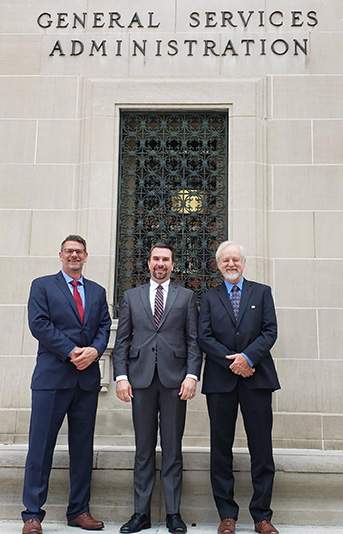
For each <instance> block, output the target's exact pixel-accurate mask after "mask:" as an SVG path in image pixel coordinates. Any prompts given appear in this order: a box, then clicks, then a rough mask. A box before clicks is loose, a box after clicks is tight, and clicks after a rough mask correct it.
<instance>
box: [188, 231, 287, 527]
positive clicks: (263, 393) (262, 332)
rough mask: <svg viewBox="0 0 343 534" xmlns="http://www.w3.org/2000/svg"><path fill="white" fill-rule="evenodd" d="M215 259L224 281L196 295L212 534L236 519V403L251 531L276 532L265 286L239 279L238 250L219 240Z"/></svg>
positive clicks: (271, 326) (271, 317) (273, 378)
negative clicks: (246, 459)
mask: <svg viewBox="0 0 343 534" xmlns="http://www.w3.org/2000/svg"><path fill="white" fill-rule="evenodd" d="M216 260H217V264H218V268H219V270H220V271H221V273H222V275H223V277H224V282H223V284H221V285H219V286H218V287H215V288H214V289H212V290H210V291H208V292H207V293H205V294H204V295H203V297H202V301H201V307H200V316H199V339H198V342H199V345H200V348H201V349H202V350H203V351H204V352H205V353H206V363H205V369H204V377H203V389H202V392H203V393H205V394H206V399H207V406H208V412H209V416H210V426H211V483H212V490H213V495H214V499H215V503H216V506H217V509H218V512H219V516H220V519H221V523H220V525H219V528H218V534H233V533H234V532H235V525H236V521H237V518H238V504H237V503H236V502H235V500H234V477H233V473H232V446H233V441H234V436H235V425H236V419H237V412H238V406H240V409H241V412H242V415H243V420H244V427H245V431H246V434H247V439H248V447H249V452H250V457H251V478H252V484H253V490H254V491H253V496H252V499H251V501H250V506H249V509H250V513H251V515H252V517H253V520H254V523H255V531H256V532H260V533H262V534H278V531H277V529H276V528H275V527H274V526H273V525H272V524H271V522H270V520H271V517H272V510H271V508H270V503H271V497H272V487H273V479H274V471H275V469H274V461H273V451H272V437H271V432H272V392H273V391H274V390H276V389H279V388H280V384H279V381H278V377H277V374H276V370H275V366H274V363H273V360H272V357H271V354H270V349H271V347H272V346H273V345H274V343H275V341H276V337H277V324H276V315H275V308H274V302H273V297H272V293H271V289H270V287H269V286H266V285H263V284H258V283H256V282H250V281H248V280H246V279H245V278H244V277H243V271H244V267H245V262H246V260H245V257H244V250H243V247H241V246H240V245H238V244H237V243H232V242H229V241H224V242H223V243H222V244H221V245H220V246H219V247H218V250H217V254H216Z"/></svg>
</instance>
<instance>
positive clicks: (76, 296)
mask: <svg viewBox="0 0 343 534" xmlns="http://www.w3.org/2000/svg"><path fill="white" fill-rule="evenodd" d="M70 283H71V285H72V286H73V287H74V290H73V295H74V299H75V302H76V307H77V311H78V312H79V315H80V319H81V322H82V323H83V319H84V311H83V305H82V299H81V295H80V293H79V292H78V290H77V286H78V285H81V284H80V282H75V281H74V282H70Z"/></svg>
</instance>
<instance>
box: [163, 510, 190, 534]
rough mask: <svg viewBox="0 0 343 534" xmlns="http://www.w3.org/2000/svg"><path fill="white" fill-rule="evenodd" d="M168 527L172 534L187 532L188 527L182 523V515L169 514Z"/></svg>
mask: <svg viewBox="0 0 343 534" xmlns="http://www.w3.org/2000/svg"><path fill="white" fill-rule="evenodd" d="M166 526H167V529H168V530H169V532H171V533H172V534H177V533H178V532H187V527H186V525H185V523H184V522H183V521H182V519H181V515H180V514H167V520H166Z"/></svg>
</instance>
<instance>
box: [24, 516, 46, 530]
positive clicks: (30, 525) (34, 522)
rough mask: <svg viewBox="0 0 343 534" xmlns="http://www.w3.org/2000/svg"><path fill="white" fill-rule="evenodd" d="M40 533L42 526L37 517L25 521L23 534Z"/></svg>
mask: <svg viewBox="0 0 343 534" xmlns="http://www.w3.org/2000/svg"><path fill="white" fill-rule="evenodd" d="M42 532H43V529H42V525H41V522H40V521H39V519H37V517H31V518H30V519H28V520H27V521H25V523H24V526H23V534H42Z"/></svg>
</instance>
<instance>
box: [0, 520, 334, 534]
mask: <svg viewBox="0 0 343 534" xmlns="http://www.w3.org/2000/svg"><path fill="white" fill-rule="evenodd" d="M120 526H121V525H118V524H115V523H106V525H105V528H104V530H100V531H99V530H98V531H83V532H104V533H106V534H118V533H119V528H120ZM275 526H276V527H277V529H278V530H279V532H280V534H343V527H321V526H294V525H292V526H287V525H275ZM22 527H23V523H22V522H21V521H0V532H1V534H21V531H22ZM217 528H218V524H211V525H204V524H199V525H195V526H190V525H188V534H217ZM77 532H80V533H81V532H82V530H81V529H78V530H75V529H72V527H68V525H66V524H65V523H53V522H49V521H44V523H43V534H57V533H58V534H73V533H75V534H76V533H77ZM142 532H144V533H146V534H168V530H167V528H166V527H165V525H153V526H152V528H151V529H148V530H144V531H142ZM236 533H237V534H252V533H254V526H253V524H250V525H239V524H237V527H236Z"/></svg>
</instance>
